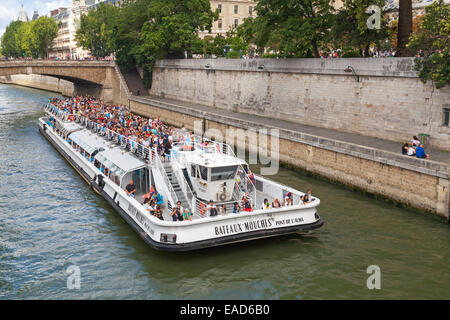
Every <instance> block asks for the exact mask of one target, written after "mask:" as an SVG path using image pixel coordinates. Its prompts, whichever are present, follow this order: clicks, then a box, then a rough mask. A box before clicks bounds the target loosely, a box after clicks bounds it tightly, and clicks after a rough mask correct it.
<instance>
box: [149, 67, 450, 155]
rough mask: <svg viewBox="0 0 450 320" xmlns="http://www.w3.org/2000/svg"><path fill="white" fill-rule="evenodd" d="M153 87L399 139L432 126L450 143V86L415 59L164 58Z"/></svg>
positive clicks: (433, 135)
mask: <svg viewBox="0 0 450 320" xmlns="http://www.w3.org/2000/svg"><path fill="white" fill-rule="evenodd" d="M348 66H351V67H352V68H353V69H354V71H355V73H356V75H353V74H352V73H351V72H346V71H345V69H346V68H347V67H348ZM357 76H359V82H358V81H357V80H358V79H357ZM150 93H151V94H152V95H156V96H160V97H166V98H172V99H177V100H182V101H189V102H193V103H199V104H204V105H207V106H212V107H215V108H221V109H226V110H233V111H239V112H244V113H250V114H258V115H264V116H267V117H275V118H280V119H284V120H290V121H293V122H298V123H302V124H308V125H312V126H318V127H325V128H331V129H337V130H342V131H346V132H352V133H358V134H362V135H367V136H373V137H378V138H382V139H388V140H392V141H399V142H401V141H411V138H412V136H413V135H418V134H419V133H426V134H429V135H430V143H431V145H432V146H434V147H437V148H440V149H443V150H450V127H449V126H444V125H443V121H444V108H450V88H449V87H445V88H442V89H439V90H438V89H436V88H434V86H433V85H432V84H431V83H427V84H423V83H422V82H421V81H420V79H419V78H418V77H417V75H416V72H415V71H414V62H413V59H410V58H379V59H362V58H349V59H325V60H324V59H257V60H244V59H193V60H189V59H186V60H161V61H158V62H157V64H156V66H155V68H154V71H153V81H152V88H151V91H150Z"/></svg>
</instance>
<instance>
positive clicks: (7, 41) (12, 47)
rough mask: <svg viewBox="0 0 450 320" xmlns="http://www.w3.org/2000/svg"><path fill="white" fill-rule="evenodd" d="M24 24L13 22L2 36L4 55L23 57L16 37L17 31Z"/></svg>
mask: <svg viewBox="0 0 450 320" xmlns="http://www.w3.org/2000/svg"><path fill="white" fill-rule="evenodd" d="M22 24H23V22H22V21H13V22H11V23H10V24H9V25H8V26H7V27H6V30H5V33H4V34H3V36H2V53H3V55H5V56H6V57H15V58H17V57H20V56H22V52H21V46H20V43H19V42H18V40H20V39H17V37H16V34H17V31H18V30H19V28H20V26H21V25H22Z"/></svg>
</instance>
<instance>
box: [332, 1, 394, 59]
mask: <svg viewBox="0 0 450 320" xmlns="http://www.w3.org/2000/svg"><path fill="white" fill-rule="evenodd" d="M384 2H385V1H384V0H344V2H343V4H344V6H343V7H342V8H341V9H340V10H339V11H338V12H337V14H336V15H335V17H334V23H333V28H332V32H331V37H330V43H331V44H333V46H334V47H335V48H336V47H337V48H342V49H344V51H345V52H347V51H354V50H355V49H356V50H358V51H359V55H360V56H368V55H369V48H370V45H371V44H372V43H378V42H379V41H381V40H383V39H385V38H386V37H387V36H388V28H387V25H386V22H385V20H384V19H383V16H382V15H381V14H380V19H381V20H380V25H379V28H378V27H377V26H374V27H372V28H369V27H368V25H367V21H368V19H369V17H370V14H371V13H368V12H367V9H368V8H369V6H371V5H375V6H377V7H379V8H382V7H383V5H384Z"/></svg>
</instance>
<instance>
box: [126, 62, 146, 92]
mask: <svg viewBox="0 0 450 320" xmlns="http://www.w3.org/2000/svg"><path fill="white" fill-rule="evenodd" d="M120 72H121V73H122V76H123V78H124V79H125V82H126V84H127V87H128V90H129V91H130V93H131V94H132V95H134V96H148V95H149V94H148V90H147V88H146V87H145V84H144V82H143V81H142V78H141V76H140V74H139V72H138V71H137V70H136V68H134V69H131V70H127V71H123V70H120Z"/></svg>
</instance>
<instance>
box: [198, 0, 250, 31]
mask: <svg viewBox="0 0 450 320" xmlns="http://www.w3.org/2000/svg"><path fill="white" fill-rule="evenodd" d="M255 6H256V1H252V0H211V10H212V11H215V10H216V9H217V10H218V11H219V19H218V20H217V21H214V22H213V26H212V28H211V33H209V32H208V31H203V32H200V34H199V35H200V37H201V38H204V37H205V36H207V35H210V36H211V35H212V36H216V35H218V34H220V35H222V36H225V34H226V33H227V31H229V30H231V29H235V28H237V26H239V25H240V24H242V22H243V21H244V19H245V18H248V17H256V11H255Z"/></svg>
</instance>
